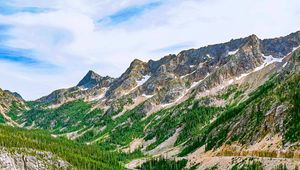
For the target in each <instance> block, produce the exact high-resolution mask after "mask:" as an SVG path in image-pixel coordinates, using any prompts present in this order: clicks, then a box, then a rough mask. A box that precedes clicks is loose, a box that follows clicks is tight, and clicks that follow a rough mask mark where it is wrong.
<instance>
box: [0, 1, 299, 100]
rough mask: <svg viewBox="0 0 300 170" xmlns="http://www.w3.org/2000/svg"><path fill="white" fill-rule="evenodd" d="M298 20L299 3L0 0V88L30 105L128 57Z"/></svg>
mask: <svg viewBox="0 0 300 170" xmlns="http://www.w3.org/2000/svg"><path fill="white" fill-rule="evenodd" d="M299 18H300V1H299V0H242V1H241V0H152V1H149V0H118V1H116V0H0V77H1V78H0V87H1V88H2V89H8V90H11V91H16V92H18V93H20V94H21V95H22V96H23V97H24V98H25V99H27V100H34V99H37V98H39V97H41V96H44V95H47V94H49V93H50V92H51V91H53V90H55V89H59V88H67V87H71V86H75V85H76V84H77V83H78V82H79V81H80V79H81V78H82V77H83V76H84V75H85V74H86V73H87V72H88V71H89V70H94V71H95V72H97V73H98V74H100V75H102V76H106V75H110V76H112V77H118V76H120V75H121V74H122V73H123V72H124V71H125V70H126V68H127V67H128V66H129V64H130V62H131V61H132V60H133V59H135V58H138V59H141V60H143V61H148V60H149V59H154V60H157V59H159V58H161V57H163V56H165V55H168V54H176V53H178V52H180V51H181V50H184V49H189V48H199V47H201V46H206V45H209V44H215V43H221V42H226V41H229V40H231V39H234V38H240V37H246V36H248V35H251V34H256V35H257V36H259V37H260V38H262V39H263V38H271V37H278V36H283V35H287V34H289V33H292V32H296V31H298V30H300V22H299Z"/></svg>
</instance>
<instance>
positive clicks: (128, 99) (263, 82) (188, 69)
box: [0, 31, 300, 169]
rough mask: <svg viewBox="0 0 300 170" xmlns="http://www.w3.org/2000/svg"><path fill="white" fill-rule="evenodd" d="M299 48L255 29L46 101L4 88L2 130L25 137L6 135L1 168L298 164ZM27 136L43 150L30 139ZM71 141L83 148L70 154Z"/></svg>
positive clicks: (95, 79) (295, 40)
mask: <svg viewBox="0 0 300 170" xmlns="http://www.w3.org/2000/svg"><path fill="white" fill-rule="evenodd" d="M299 47H300V31H298V32H295V33H291V34H289V35H287V36H283V37H278V38H272V39H263V40H262V39H260V38H258V37H257V36H256V35H250V36H248V37H245V38H240V39H234V40H230V41H229V42H226V43H221V44H215V45H209V46H205V47H201V48H198V49H189V50H184V51H182V52H180V53H178V54H176V55H175V54H170V55H167V56H164V57H163V58H161V59H160V60H157V61H154V60H149V61H148V62H144V61H141V60H138V59H135V60H134V61H132V62H131V64H130V66H129V67H128V69H127V70H126V71H125V72H124V73H123V74H122V75H121V76H120V77H117V78H113V77H110V76H102V75H99V74H97V73H95V72H94V71H92V70H90V71H88V73H87V74H86V75H85V76H84V77H83V79H82V80H80V81H79V83H78V84H77V85H75V86H74V87H70V88H67V89H58V90H55V91H54V92H52V93H51V94H49V95H47V96H43V97H41V98H39V99H37V100H36V101H25V100H23V99H22V97H21V95H19V94H18V93H16V92H10V91H7V90H1V89H0V113H1V114H0V123H1V124H4V125H1V126H0V131H2V132H3V134H9V132H10V131H14V133H16V134H18V135H16V138H15V140H20V142H16V144H10V142H9V140H8V138H9V135H7V136H5V135H3V136H2V137H1V138H3V141H7V143H5V142H2V143H1V140H0V143H1V145H0V146H2V148H0V167H1V168H2V169H49V168H50V169H51V168H53V169H57V168H62V169H68V168H71V169H76V168H78V169H122V168H124V169H134V168H140V169H184V168H185V169H209V168H210V169H243V168H244V169H245V168H246V169H247V168H251V167H252V168H253V167H255V168H258V169H259V168H261V169H280V168H288V169H294V168H295V169H296V168H297V167H298V166H300V87H299V83H300V48H299ZM7 125H9V126H7ZM10 126H12V127H10ZM35 133H38V134H41V135H40V136H39V135H35ZM22 136H26V139H28V141H35V140H38V144H39V145H43V147H36V146H34V144H32V145H21V144H20V143H22V142H23V143H24V142H25V143H26V140H24V138H22ZM45 136H46V137H45ZM41 137H42V138H46V139H47V141H43V140H42V139H40V138H41ZM37 138H39V139H37ZM34 139H35V140H34ZM23 140H24V141H23ZM48 141H51V142H53V143H55V144H57V148H58V149H57V150H56V149H51V142H48ZM68 143H70V146H73V145H74V148H73V149H74V150H70V151H69V150H68V151H66V152H63V153H62V152H61V150H64V149H66V150H67V145H68ZM48 145H50V146H48ZM60 146H61V147H60ZM85 147H86V148H87V149H86V150H85V151H83V150H82V149H80V148H85ZM93 147H95V148H96V149H95V148H93ZM54 148H55V147H54ZM61 148H62V149H61ZM91 148H93V149H94V150H97V154H99V155H97V154H96V153H95V155H97V157H96V156H95V155H93V154H92V153H90V152H89V150H92V149H91ZM60 149H61V150H60ZM76 149H77V150H76ZM98 150H99V151H98ZM79 152H80V153H83V154H84V156H82V157H80V156H79V155H76V153H77V154H78V153H79ZM38 153H40V154H38ZM64 153H68V155H67V154H64ZM36 155H39V156H36ZM75 155H76V156H75ZM98 156H99V157H100V158H99V157H98ZM101 156H102V159H101ZM48 158H49V159H48ZM71 158H72V159H71ZM75 159H76V161H74V160H75ZM83 160H84V161H83ZM99 162H100V163H99ZM162 167H163V168H162Z"/></svg>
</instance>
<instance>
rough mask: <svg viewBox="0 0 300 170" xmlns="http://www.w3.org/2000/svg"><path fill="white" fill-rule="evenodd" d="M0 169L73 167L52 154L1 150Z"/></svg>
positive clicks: (36, 169)
mask: <svg viewBox="0 0 300 170" xmlns="http://www.w3.org/2000/svg"><path fill="white" fill-rule="evenodd" d="M0 169H3V170H11V169H13V170H48V169H72V166H71V165H70V164H69V163H68V162H66V161H64V160H62V159H60V158H59V157H57V156H55V155H53V154H52V153H50V152H41V151H35V150H30V149H15V150H7V149H5V148H1V149H0Z"/></svg>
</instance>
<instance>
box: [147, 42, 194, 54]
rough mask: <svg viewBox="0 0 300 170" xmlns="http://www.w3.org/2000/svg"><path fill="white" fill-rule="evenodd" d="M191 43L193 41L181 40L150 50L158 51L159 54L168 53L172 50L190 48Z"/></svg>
mask: <svg viewBox="0 0 300 170" xmlns="http://www.w3.org/2000/svg"><path fill="white" fill-rule="evenodd" d="M193 45H194V43H192V42H183V43H178V44H173V45H171V46H167V47H163V48H159V49H155V50H153V51H152V52H153V53H159V54H161V53H170V52H174V51H180V50H184V49H188V48H191V47H192V46H193Z"/></svg>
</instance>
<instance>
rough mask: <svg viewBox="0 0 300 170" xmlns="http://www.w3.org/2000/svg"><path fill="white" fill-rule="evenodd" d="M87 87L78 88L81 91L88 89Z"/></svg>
mask: <svg viewBox="0 0 300 170" xmlns="http://www.w3.org/2000/svg"><path fill="white" fill-rule="evenodd" d="M88 89H89V88H83V87H79V90H81V91H86V90H88Z"/></svg>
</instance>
